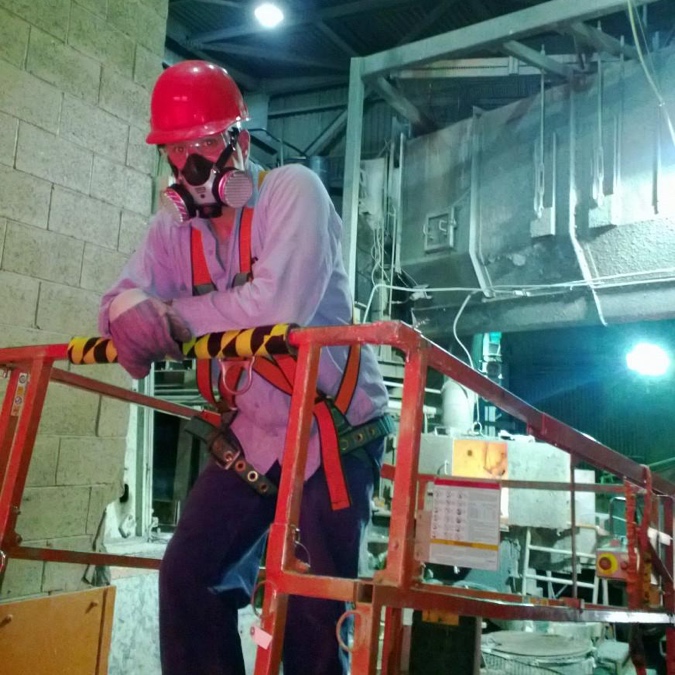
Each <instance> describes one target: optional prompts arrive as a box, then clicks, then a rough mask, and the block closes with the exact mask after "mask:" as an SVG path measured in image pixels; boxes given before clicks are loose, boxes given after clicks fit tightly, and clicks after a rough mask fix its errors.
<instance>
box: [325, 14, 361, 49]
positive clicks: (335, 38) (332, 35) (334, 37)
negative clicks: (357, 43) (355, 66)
mask: <svg viewBox="0 0 675 675" xmlns="http://www.w3.org/2000/svg"><path fill="white" fill-rule="evenodd" d="M316 27H317V28H318V29H319V30H320V31H321V32H322V33H323V34H324V35H325V36H326V37H327V38H328V39H329V40H330V41H331V42H332V43H333V44H334V45H336V46H337V47H339V48H340V49H341V50H342V51H343V52H344V53H345V54H348V55H349V56H359V53H358V52H357V51H356V49H354V47H352V46H351V45H350V44H349V43H348V42H347V41H346V40H343V39H342V38H341V37H340V36H339V35H338V34H337V33H336V32H335V31H334V30H333V29H332V28H331V27H330V26H328V25H327V24H326V23H324V22H323V21H319V22H318V23H317V24H316Z"/></svg>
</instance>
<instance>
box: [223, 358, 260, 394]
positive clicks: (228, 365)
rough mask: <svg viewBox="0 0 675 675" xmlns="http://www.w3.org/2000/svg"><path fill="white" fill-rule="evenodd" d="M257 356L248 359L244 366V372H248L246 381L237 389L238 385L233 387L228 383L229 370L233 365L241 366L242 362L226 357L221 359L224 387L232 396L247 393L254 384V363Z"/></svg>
mask: <svg viewBox="0 0 675 675" xmlns="http://www.w3.org/2000/svg"><path fill="white" fill-rule="evenodd" d="M255 359H256V357H255V356H252V357H251V358H250V359H246V366H245V368H244V372H245V373H246V381H245V382H244V384H243V385H242V386H241V387H240V388H239V389H237V388H236V387H235V388H234V389H232V388H231V387H230V386H229V384H228V383H227V371H228V370H229V369H230V368H231V367H232V366H236V367H237V368H239V367H240V366H241V364H240V363H239V362H236V361H228V360H226V359H221V361H220V378H221V380H222V383H223V389H224V390H225V391H226V392H227V393H228V394H229V395H230V396H241V394H245V393H246V392H247V391H248V390H249V389H250V388H251V385H252V384H253V365H254V363H255Z"/></svg>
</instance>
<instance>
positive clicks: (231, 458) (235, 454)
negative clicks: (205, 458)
mask: <svg viewBox="0 0 675 675" xmlns="http://www.w3.org/2000/svg"><path fill="white" fill-rule="evenodd" d="M240 455H241V450H235V449H232V450H225V452H224V453H223V454H222V455H219V456H217V457H216V459H218V462H219V463H220V466H221V467H222V468H223V469H226V470H229V469H231V468H232V465H233V464H234V463H235V462H236V461H237V460H238V459H239V456H240Z"/></svg>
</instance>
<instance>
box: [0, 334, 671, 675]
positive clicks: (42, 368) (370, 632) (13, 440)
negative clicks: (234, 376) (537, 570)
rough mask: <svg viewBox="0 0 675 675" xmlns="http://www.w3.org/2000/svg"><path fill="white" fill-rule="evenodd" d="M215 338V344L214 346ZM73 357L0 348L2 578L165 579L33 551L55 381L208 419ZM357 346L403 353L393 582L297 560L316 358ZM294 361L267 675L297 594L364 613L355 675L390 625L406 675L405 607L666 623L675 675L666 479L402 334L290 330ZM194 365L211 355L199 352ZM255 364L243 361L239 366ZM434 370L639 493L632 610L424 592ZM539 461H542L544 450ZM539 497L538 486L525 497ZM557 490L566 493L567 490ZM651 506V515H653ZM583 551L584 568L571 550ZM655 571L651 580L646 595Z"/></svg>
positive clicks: (91, 556) (267, 618)
mask: <svg viewBox="0 0 675 675" xmlns="http://www.w3.org/2000/svg"><path fill="white" fill-rule="evenodd" d="M214 337H215V338H216V339H215V340H212V339H210V338H214ZM218 338H219V336H205V338H204V340H205V341H206V342H208V343H209V344H213V343H216V344H222V342H221V341H220V340H219V339H218ZM80 340H81V339H80ZM89 342H91V343H94V342H95V343H97V344H101V342H102V341H100V340H96V339H94V338H92V339H91V340H90V341H88V343H89ZM72 344H73V343H72V342H71V345H70V346H69V345H66V344H62V345H48V346H35V347H19V348H7V349H0V367H1V368H3V369H4V370H5V373H6V374H7V375H8V377H9V381H8V386H7V391H6V394H5V398H4V402H3V405H2V409H1V410H0V478H1V479H2V483H1V487H0V565H1V566H2V567H4V566H5V564H6V558H7V557H12V558H17V559H28V560H45V561H54V562H62V563H80V564H82V563H84V564H98V565H116V566H127V567H144V568H150V569H155V568H157V567H158V566H159V561H158V560H153V559H148V558H138V557H130V556H122V555H111V554H104V553H95V552H75V551H68V550H58V549H51V548H32V547H27V546H22V544H21V538H20V536H19V535H18V534H17V532H16V529H15V528H16V524H17V518H18V515H19V509H20V505H21V499H22V495H23V491H24V487H25V482H26V476H27V473H28V467H29V464H30V459H31V455H32V450H33V444H34V441H35V438H36V435H37V430H38V426H39V422H40V416H41V413H42V407H43V403H44V401H45V397H46V393H47V387H48V384H49V383H50V382H59V383H62V384H66V385H69V386H73V387H76V388H79V389H84V390H88V391H91V392H94V393H98V394H101V395H104V396H108V397H112V398H116V399H119V400H122V401H127V402H129V403H134V404H137V405H142V406H147V407H149V408H152V409H155V410H161V411H163V412H166V413H169V414H173V415H178V416H181V417H192V416H194V415H198V414H200V411H198V410H194V409H192V408H186V407H184V406H180V405H176V404H172V403H168V402H166V401H162V400H159V399H156V398H153V397H150V396H145V395H142V394H138V393H135V392H131V391H128V390H126V389H123V388H121V387H116V386H114V385H109V384H105V383H101V382H98V381H96V380H93V379H90V378H88V377H84V376H82V375H79V374H76V373H73V372H69V371H65V370H62V369H59V368H55V367H54V364H55V362H57V361H66V360H67V359H68V358H69V357H70V358H71V360H73V362H75V363H80V362H82V360H79V361H78V360H76V359H73V350H72V349H71V348H70V347H72ZM351 344H379V345H388V346H390V347H392V348H394V349H397V350H399V351H400V352H401V353H402V354H403V356H404V358H405V370H404V381H403V399H402V408H401V416H400V423H399V433H398V443H397V453H396V454H397V459H396V465H395V467H388V469H387V475H388V476H389V477H390V478H391V479H392V480H393V488H394V489H393V494H394V497H393V500H392V505H391V524H390V534H389V541H388V548H387V563H386V567H385V569H383V570H380V571H378V572H376V574H375V576H374V577H373V578H372V579H340V578H333V577H322V576H317V575H313V574H311V571H310V570H308V569H307V566H306V564H305V563H303V562H301V561H300V560H298V559H297V558H296V556H295V551H296V544H297V533H298V522H299V514H300V505H301V499H302V490H303V484H304V469H305V463H306V459H307V447H308V439H309V435H310V428H311V422H312V406H313V403H314V398H315V391H316V381H317V372H318V364H319V355H320V352H321V349H322V348H323V347H326V346H340V345H351ZM286 348H287V349H288V350H289V351H291V352H297V361H298V366H297V371H296V379H295V387H294V391H293V396H292V400H291V408H290V417H289V425H288V432H287V436H286V445H285V458H286V459H285V462H284V465H283V470H282V475H281V483H280V486H279V494H278V498H277V507H276V515H275V519H274V523H273V525H272V527H271V529H270V535H269V542H268V551H267V558H266V572H265V580H264V581H263V582H262V586H263V588H264V603H263V610H262V615H261V629H262V630H263V631H265V632H266V633H268V634H269V635H270V636H271V643H270V645H269V647H268V648H267V649H263V648H259V649H258V655H257V660H256V670H255V673H256V675H271V674H272V673H277V672H278V669H279V664H280V660H281V653H282V641H283V631H284V625H285V619H286V610H287V605H288V597H289V595H291V594H297V595H307V596H311V597H320V598H331V599H336V600H342V601H345V602H348V603H352V604H353V607H354V608H353V609H352V610H350V611H349V612H348V613H347V614H346V615H353V616H354V618H355V622H354V623H355V627H354V639H353V643H352V645H351V647H350V650H351V657H352V672H353V673H355V674H358V675H371V674H373V675H374V673H375V672H376V669H377V661H378V655H379V648H380V625H381V621H382V614H383V612H384V621H385V632H384V641H383V645H382V654H381V662H382V663H381V670H380V672H381V673H382V674H383V675H392V674H394V673H397V672H399V665H398V664H399V662H400V649H401V641H400V636H401V627H402V610H403V609H404V608H413V609H419V610H434V611H440V612H448V613H453V614H455V615H461V616H477V617H492V618H498V619H530V620H544V621H577V622H581V621H604V622H611V623H645V624H647V623H648V624H663V625H665V626H667V631H666V635H667V639H666V642H667V664H668V670H667V672H668V675H675V655H674V652H675V635H674V631H675V629H673V623H674V620H675V616H674V612H675V593H674V592H673V591H674V588H673V568H674V560H673V546H672V543H671V544H670V545H663V544H662V543H659V541H657V543H656V545H654V544H653V543H652V542H651V541H650V538H649V536H648V528H649V527H650V525H652V524H654V523H655V518H654V516H655V511H658V510H659V509H658V508H657V509H653V508H651V505H652V504H655V505H657V506H661V507H662V513H663V514H665V516H664V517H663V518H662V519H661V520H662V523H661V524H660V528H661V530H660V531H661V533H662V534H663V535H665V536H664V537H663V540H664V541H668V538H670V542H672V537H673V498H674V495H675V485H673V484H672V483H670V482H668V481H666V480H664V479H663V478H661V477H659V476H652V475H651V474H650V473H649V472H648V471H647V470H646V469H645V467H643V466H641V465H639V464H637V463H635V462H633V461H632V460H630V459H628V458H626V457H624V456H623V455H621V454H619V453H618V452H615V451H613V450H611V449H610V448H608V447H606V446H605V445H603V444H601V443H599V442H597V441H595V440H593V439H591V438H589V437H587V436H585V435H584V434H582V433H580V432H578V431H576V430H574V429H572V428H571V427H568V426H566V425H565V424H563V423H562V422H560V421H558V420H556V419H554V418H552V417H550V416H549V415H546V414H544V413H542V412H541V411H539V410H537V409H535V408H533V407H532V406H530V405H528V404H527V403H525V402H524V401H522V400H520V399H519V398H517V397H516V396H514V395H513V394H511V393H509V392H508V391H506V390H505V389H502V388H501V387H499V386H498V385H497V384H495V383H494V382H492V381H491V380H489V379H488V378H486V377H485V376H483V375H481V374H480V373H478V372H477V371H475V370H473V369H471V368H470V367H469V366H467V365H466V364H464V363H463V362H462V361H460V360H459V359H457V358H455V357H453V356H452V355H450V354H449V353H447V352H446V351H444V350H443V349H441V348H440V347H438V346H437V345H435V344H433V343H432V342H430V341H429V340H427V339H425V338H424V337H423V336H422V335H421V334H420V333H419V332H418V331H416V330H414V329H412V328H411V327H409V326H407V325H405V324H402V323H398V322H381V323H374V324H368V325H360V326H359V325H357V326H349V327H325V328H291V329H289V330H288V331H287V335H286ZM91 353H94V357H95V358H93V359H92V361H91V362H110V361H114V359H115V357H116V352H115V350H114V345H112V344H111V343H110V342H109V341H107V344H106V341H103V348H102V349H99V348H97V349H96V350H91ZM192 355H195V353H194V351H193V352H192V353H191V354H188V353H186V356H192ZM196 355H197V356H198V357H199V356H200V355H199V354H198V353H197V354H196ZM206 356H207V355H204V357H206ZM214 356H215V357H218V358H225V357H232V354H228V353H223V352H217V353H215V354H214V353H211V354H208V357H209V358H210V357H214ZM248 356H250V355H245V354H241V355H239V358H246V357H248ZM429 368H432V369H435V370H437V371H439V372H440V373H442V374H444V375H446V376H448V377H450V378H452V379H454V380H455V381H457V382H458V383H460V384H461V385H463V386H465V387H467V388H469V389H471V390H473V391H474V392H475V393H476V394H478V395H479V396H481V397H483V398H484V399H486V400H488V401H490V402H492V403H494V404H495V405H496V406H498V407H499V408H501V409H502V410H503V411H504V412H506V413H508V414H510V415H512V416H513V417H515V418H517V419H518V420H521V421H522V422H524V423H525V424H526V426H527V429H528V433H530V434H531V435H533V436H534V437H536V438H537V439H538V440H541V441H545V442H547V443H549V444H551V445H554V446H556V447H558V448H560V449H562V450H564V451H566V452H568V453H569V454H570V456H571V458H572V460H574V461H575V462H578V461H583V462H586V463H588V464H591V465H593V466H595V467H597V468H600V469H602V470H604V471H607V472H609V473H611V474H613V475H615V476H617V477H619V478H621V479H623V480H624V484H625V489H626V492H627V494H632V495H637V494H640V495H641V496H642V497H643V499H644V504H645V508H644V509H643V513H644V514H645V515H643V519H642V522H639V523H634V524H633V528H632V529H633V536H632V537H631V536H630V535H629V549H630V548H632V549H633V550H632V553H633V557H634V559H635V560H637V563H636V567H635V569H634V570H633V575H632V579H629V588H628V591H629V592H628V597H629V607H628V608H625V607H611V606H603V605H595V604H588V603H585V602H584V600H582V599H579V598H578V597H577V594H576V585H575V583H574V592H573V594H572V597H571V598H559V599H542V598H533V597H523V596H521V595H515V594H504V593H492V592H487V591H479V590H474V589H466V588H457V587H450V586H438V585H431V584H425V583H423V581H421V577H420V563H419V562H418V561H416V560H415V555H414V544H415V523H416V514H417V511H418V509H419V501H418V483H419V481H420V478H422V479H424V477H421V476H418V469H417V468H418V461H419V453H420V436H421V433H422V420H423V414H422V406H423V403H424V389H425V384H426V379H427V371H428V369H429ZM533 448H534V450H533V451H536V446H533ZM521 487H522V486H521ZM528 487H532V486H531V485H529V484H528ZM534 487H536V485H535V486H534ZM540 487H545V489H553V488H555V485H554V484H545V485H543V486H540ZM557 487H558V489H560V488H561V485H558V486H557ZM564 487H565V488H566V489H570V491H571V501H572V503H574V494H575V489H576V488H575V484H574V482H572V483H571V485H564ZM578 487H579V489H581V488H582V486H578ZM647 505H650V506H649V508H647ZM650 511H651V521H650V514H649V512H650ZM629 525H630V524H629ZM572 529H574V525H573V528H572ZM629 529H631V528H630V527H629ZM572 549H573V555H574V539H573V540H572ZM647 563H648V564H649V568H648V572H649V573H648V574H647V575H646V579H647V581H646V582H645V570H646V569H647V568H646V565H647ZM652 573H653V574H655V575H656V577H657V578H658V579H659V597H660V602H659V606H658V607H654V606H653V596H652V600H650V599H649V596H650V594H649V592H648V591H649V588H647V587H648V586H649V579H650V577H651V574H652ZM346 615H345V616H346Z"/></svg>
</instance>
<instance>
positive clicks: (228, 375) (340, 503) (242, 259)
mask: <svg viewBox="0 0 675 675" xmlns="http://www.w3.org/2000/svg"><path fill="white" fill-rule="evenodd" d="M252 225H253V209H252V208H244V209H243V210H242V215H241V220H240V224H239V270H240V272H239V274H237V275H236V277H235V279H234V281H233V287H237V286H241V285H243V284H245V283H248V282H250V281H252V280H253V264H254V262H255V259H253V258H252V255H251V235H252ZM190 249H191V259H192V289H193V295H203V294H206V293H210V292H212V291H214V290H216V286H215V284H214V283H213V280H212V278H211V274H210V273H209V270H208V266H207V264H206V256H205V255H204V246H203V241H202V234H201V232H200V231H199V230H198V229H197V228H196V227H191V241H190ZM296 363H297V362H296V360H295V357H293V356H291V355H282V356H270V357H254V358H253V359H251V360H250V361H235V362H229V363H228V362H224V361H223V362H221V363H220V368H221V376H220V377H219V378H218V394H219V396H217V395H216V393H215V392H214V391H213V379H212V373H213V370H212V362H211V361H208V360H198V361H197V386H198V388H199V391H200V393H201V394H202V396H203V397H204V398H205V399H206V400H207V401H209V402H210V403H211V404H212V405H213V406H214V407H215V408H216V409H217V410H218V411H219V412H221V413H225V414H227V413H228V412H231V413H235V412H236V409H237V407H236V401H235V399H236V396H237V395H239V394H242V393H244V392H245V391H246V390H247V389H248V387H249V386H250V382H251V379H250V378H251V377H252V372H251V371H253V372H255V373H256V374H258V375H260V376H261V377H262V378H264V379H265V380H267V382H269V383H270V384H271V385H273V386H274V387H276V388H277V389H279V390H281V391H283V392H284V393H285V394H288V395H289V396H290V395H291V394H292V393H293V383H294V381H295V369H296ZM360 363H361V345H352V346H351V347H350V348H349V354H348V356H347V362H346V364H345V369H344V372H343V375H342V381H341V382H340V386H339V387H338V391H337V394H336V395H335V397H334V398H330V397H328V396H326V395H325V394H323V393H322V392H319V391H317V394H316V397H315V402H314V407H313V409H312V414H313V416H314V419H315V421H316V424H317V428H318V431H319V440H320V444H321V460H322V464H323V467H324V472H325V475H326V481H327V484H328V492H329V495H330V500H331V506H332V508H333V510H338V509H344V508H348V507H349V506H350V498H349V491H348V489H347V483H346V481H345V477H344V472H343V470H342V458H341V455H343V454H346V453H349V452H352V451H354V450H357V449H360V448H361V447H362V446H364V445H365V444H366V443H368V442H369V441H371V440H375V439H376V438H381V437H383V436H387V435H389V434H390V433H392V431H393V423H392V421H391V418H390V417H388V416H386V415H385V416H383V417H380V418H378V419H376V420H373V421H371V422H368V423H366V424H362V425H359V426H357V427H352V426H351V425H350V424H349V422H348V421H347V417H346V413H347V410H348V409H349V405H350V403H351V401H352V398H353V396H354V391H355V390H356V385H357V382H358V377H359V369H360ZM244 372H246V373H247V377H248V381H247V383H246V384H245V385H244V386H243V387H242V388H240V389H237V386H238V384H239V382H240V379H241V377H242V375H243V374H244ZM232 418H233V415H232ZM254 487H255V486H254Z"/></svg>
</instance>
